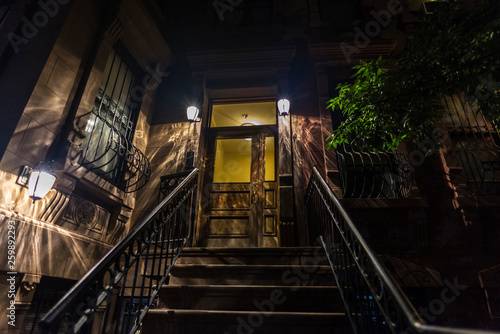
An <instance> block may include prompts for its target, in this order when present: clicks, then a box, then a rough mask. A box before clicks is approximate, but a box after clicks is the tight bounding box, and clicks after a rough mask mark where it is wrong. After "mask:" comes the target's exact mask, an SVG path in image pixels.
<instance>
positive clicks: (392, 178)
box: [336, 145, 413, 198]
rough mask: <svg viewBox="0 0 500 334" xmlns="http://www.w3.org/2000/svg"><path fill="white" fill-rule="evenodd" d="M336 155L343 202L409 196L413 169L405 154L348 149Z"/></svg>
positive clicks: (344, 146)
mask: <svg viewBox="0 0 500 334" xmlns="http://www.w3.org/2000/svg"><path fill="white" fill-rule="evenodd" d="M336 153H337V161H338V167H339V174H340V187H341V189H342V196H343V197H344V198H405V197H407V196H408V195H409V194H410V191H411V188H412V185H413V168H412V166H411V164H410V161H409V160H408V157H407V156H406V155H405V154H402V153H397V152H377V153H375V152H370V151H366V150H364V151H363V150H359V149H354V148H352V147H350V146H347V145H341V146H340V147H339V148H338V149H337V152H336Z"/></svg>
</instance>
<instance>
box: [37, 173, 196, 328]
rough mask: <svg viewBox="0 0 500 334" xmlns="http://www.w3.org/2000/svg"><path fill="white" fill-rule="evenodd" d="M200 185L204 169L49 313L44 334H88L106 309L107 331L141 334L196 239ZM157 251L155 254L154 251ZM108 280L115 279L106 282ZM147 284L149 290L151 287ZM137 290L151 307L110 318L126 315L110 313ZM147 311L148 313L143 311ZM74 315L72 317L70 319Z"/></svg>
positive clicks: (166, 201)
mask: <svg viewBox="0 0 500 334" xmlns="http://www.w3.org/2000/svg"><path fill="white" fill-rule="evenodd" d="M197 186H198V169H194V170H193V171H192V172H191V173H190V174H189V175H188V176H187V177H186V178H185V179H184V180H183V181H182V182H181V183H180V184H179V185H178V186H177V187H176V188H175V189H174V190H173V191H172V192H171V193H170V194H169V195H168V196H166V198H165V199H163V200H162V201H161V203H160V204H159V205H158V206H157V207H156V208H155V209H153V211H151V213H150V214H148V215H147V216H146V217H145V218H144V219H143V220H142V221H141V222H140V223H139V224H138V225H137V226H136V227H135V228H134V229H133V230H132V231H131V232H130V233H129V234H128V235H127V236H126V237H125V238H124V239H123V240H122V241H120V242H119V243H118V244H117V245H116V246H115V247H113V248H112V249H111V250H110V251H109V252H108V253H107V254H106V255H105V256H104V257H103V258H102V259H101V260H100V261H99V262H98V263H97V264H95V265H94V266H93V267H92V269H90V270H89V271H88V272H87V274H86V275H85V276H84V277H83V278H81V279H80V280H79V281H78V282H77V283H76V284H75V286H74V287H73V288H72V289H70V290H69V291H68V292H67V293H66V294H65V295H64V296H63V298H62V299H61V300H60V301H59V302H58V303H57V304H56V305H55V306H54V307H53V308H52V309H51V310H50V311H49V313H48V314H47V315H46V316H45V317H44V318H43V319H42V320H41V322H40V328H41V329H42V331H43V333H56V332H57V333H59V332H58V330H60V327H61V326H62V327H64V328H65V331H66V333H80V332H82V331H84V332H87V331H89V328H90V327H91V326H92V322H93V320H94V318H95V316H96V315H97V314H96V313H97V310H98V309H99V308H103V307H105V310H104V313H103V321H102V322H103V323H102V328H103V331H104V328H108V327H109V326H110V324H113V326H115V327H116V328H118V327H120V326H125V328H123V327H120V328H119V329H117V330H116V331H115V330H113V332H117V333H135V330H137V328H138V327H139V325H140V321H141V320H142V318H143V317H144V315H145V313H146V312H147V310H148V309H149V307H150V306H151V303H152V302H153V300H154V298H155V296H156V295H157V293H158V291H159V289H160V287H161V285H162V284H163V283H164V282H165V281H166V279H167V276H168V274H169V272H170V269H171V267H172V266H173V264H174V263H175V260H176V259H177V257H178V256H179V253H180V251H181V250H182V248H183V247H184V245H185V244H186V242H187V241H188V239H189V238H190V237H191V234H192V228H193V227H192V223H193V217H194V204H195V195H196V192H195V189H196V188H197ZM179 241H182V242H181V243H179ZM165 245H166V248H165V247H164V246H165ZM151 248H154V250H152V251H151ZM159 248H160V250H159ZM150 251H151V252H152V253H153V255H152V256H151V254H150ZM165 252H166V254H165ZM157 260H158V266H156V261H157ZM169 260H170V262H169ZM163 261H164V263H162V262H163ZM149 262H151V263H152V266H151V263H149ZM148 264H149V265H150V266H151V268H149V267H148ZM141 265H142V267H141ZM157 267H158V268H157ZM132 269H133V270H132ZM139 270H142V277H141V278H140V279H139V281H140V282H141V281H142V283H140V282H139V284H138V282H137V279H138V277H139V276H138V273H139ZM132 271H133V272H132ZM129 273H131V274H134V278H133V284H132V286H130V287H129V286H128V285H127V284H130V282H128V281H127V278H130V277H127V274H129ZM107 276H109V280H108V282H105V280H106V278H108V277H107ZM146 281H148V283H149V286H146V285H147V283H145V282H146ZM153 282H155V284H153ZM120 283H121V285H120ZM145 284H146V285H145ZM136 289H137V290H140V291H141V293H140V296H139V297H140V298H142V299H147V300H148V302H147V303H146V304H145V305H142V302H141V304H140V306H139V310H138V311H137V312H136V313H137V314H131V313H129V314H126V315H124V314H120V317H121V318H120V319H110V317H114V316H115V315H114V314H110V313H115V314H119V313H120V312H119V310H118V311H117V310H116V309H114V310H113V311H112V310H110V308H111V307H114V308H116V307H123V306H124V305H123V303H124V301H125V300H126V299H127V298H129V297H130V296H127V295H126V294H129V293H131V297H132V298H133V297H134V296H135V295H134V293H135V292H136ZM117 290H119V291H117ZM145 290H148V294H147V295H146V294H144V292H145ZM112 299H113V300H112ZM142 299H141V300H142ZM104 301H106V303H104ZM102 304H104V305H102ZM142 307H144V310H142V311H141V308H142ZM68 313H70V314H71V316H70V317H68ZM127 316H129V317H132V321H133V324H131V325H130V326H129V325H128V324H125V325H123V324H120V321H123V320H124V318H126V317H127ZM64 318H66V319H64ZM63 320H65V321H63ZM129 320H130V319H129ZM89 326H90V327H89ZM129 327H130V328H129Z"/></svg>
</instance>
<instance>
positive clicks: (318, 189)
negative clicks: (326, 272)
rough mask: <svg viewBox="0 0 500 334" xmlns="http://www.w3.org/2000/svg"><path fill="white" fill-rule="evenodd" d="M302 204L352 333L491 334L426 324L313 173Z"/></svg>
mask: <svg viewBox="0 0 500 334" xmlns="http://www.w3.org/2000/svg"><path fill="white" fill-rule="evenodd" d="M306 203H307V211H308V220H309V238H310V244H311V245H314V244H315V243H316V242H317V240H318V239H319V240H320V243H321V244H322V246H323V247H324V248H325V251H326V254H327V256H328V260H329V262H330V265H331V268H332V270H333V274H334V277H335V281H336V284H337V286H338V288H339V291H340V295H341V297H342V300H343V302H344V306H345V309H346V316H347V317H348V319H349V321H350V323H351V325H352V329H353V331H354V333H356V334H357V333H360V334H365V333H398V334H400V333H429V334H430V333H450V334H480V333H493V332H488V331H482V330H469V329H456V328H450V327H444V326H436V325H429V324H426V323H425V322H424V320H422V318H421V317H420V316H419V315H418V313H417V311H416V310H415V308H414V307H413V306H412V304H411V303H410V301H409V300H408V298H407V297H406V296H405V294H404V292H403V291H402V290H401V288H400V287H399V286H398V285H397V283H396V282H395V281H394V279H393V278H392V277H391V275H390V274H389V272H388V271H387V269H386V268H385V267H384V266H383V265H382V263H381V261H380V260H379V259H378V257H377V256H376V255H375V253H374V252H373V250H372V249H371V248H370V247H369V246H368V245H367V244H366V242H365V241H364V239H363V237H362V236H361V234H360V233H359V231H358V229H357V228H356V227H355V225H354V224H353V222H352V221H351V219H350V218H349V216H348V215H347V213H346V211H345V210H344V208H343V207H342V205H341V204H340V202H339V201H338V199H337V198H336V197H335V195H334V194H333V192H332V190H331V189H330V188H329V187H328V185H327V183H326V182H325V180H324V179H323V178H322V177H321V175H320V174H319V172H318V170H317V169H316V168H314V170H313V173H312V175H311V179H310V181H309V186H308V188H307V193H306Z"/></svg>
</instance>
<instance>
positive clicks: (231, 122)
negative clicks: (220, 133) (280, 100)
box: [210, 102, 276, 128]
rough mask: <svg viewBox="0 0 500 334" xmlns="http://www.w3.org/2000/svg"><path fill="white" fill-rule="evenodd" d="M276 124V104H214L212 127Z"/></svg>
mask: <svg viewBox="0 0 500 334" xmlns="http://www.w3.org/2000/svg"><path fill="white" fill-rule="evenodd" d="M273 124H276V102H253V103H232V104H214V105H213V106H212V119H211V122H210V127H212V128H219V127H227V126H253V125H273Z"/></svg>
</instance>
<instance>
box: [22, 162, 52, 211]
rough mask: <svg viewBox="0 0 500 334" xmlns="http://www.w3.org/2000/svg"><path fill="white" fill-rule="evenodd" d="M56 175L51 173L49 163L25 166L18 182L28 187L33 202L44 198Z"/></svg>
mask: <svg viewBox="0 0 500 334" xmlns="http://www.w3.org/2000/svg"><path fill="white" fill-rule="evenodd" d="M55 182H56V177H55V175H54V174H52V173H51V168H50V166H49V164H48V163H41V164H40V166H39V167H38V168H33V169H32V168H30V167H29V166H23V168H22V169H21V173H20V174H19V177H18V178H17V183H18V184H20V185H22V186H25V187H28V194H29V196H30V198H32V199H33V202H34V201H36V200H39V199H42V198H44V197H45V195H47V193H48V192H49V191H50V189H52V186H53V185H54V183H55Z"/></svg>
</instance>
